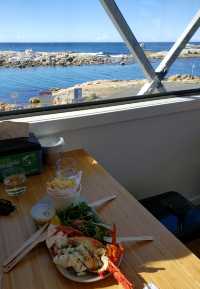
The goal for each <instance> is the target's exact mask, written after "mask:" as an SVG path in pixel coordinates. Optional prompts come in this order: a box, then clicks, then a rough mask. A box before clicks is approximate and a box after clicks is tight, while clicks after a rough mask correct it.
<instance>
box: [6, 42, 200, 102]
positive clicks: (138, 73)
mask: <svg viewBox="0 0 200 289" xmlns="http://www.w3.org/2000/svg"><path fill="white" fill-rule="evenodd" d="M196 44H197V43H196ZM172 45H173V43H170V42H164V43H144V49H147V50H152V51H163V50H169V49H170V47H171V46H172ZM26 49H32V50H34V51H76V52H87V53H100V52H101V53H108V54H111V55H117V54H126V53H128V49H127V48H126V46H125V44H124V43H0V50H15V51H24V50H26ZM159 62H160V61H159V60H154V61H152V64H153V66H154V67H156V66H157V65H158V64H159ZM179 73H180V74H192V73H193V74H195V75H199V76H200V60H199V59H198V58H188V59H178V60H177V61H176V62H175V63H174V65H173V66H172V67H171V69H170V71H169V75H173V74H179ZM143 78H144V75H143V72H142V70H141V68H140V67H139V66H138V64H136V63H134V64H129V65H125V66H121V65H119V64H106V65H85V66H78V67H76V66H74V67H58V66H57V67H34V68H24V69H18V68H4V67H2V68H0V102H1V101H5V102H10V103H11V102H13V101H15V100H13V95H15V97H17V103H21V104H24V103H26V102H27V101H28V99H29V98H30V97H32V96H36V95H38V94H39V93H41V92H42V91H44V90H47V89H50V88H52V87H58V88H66V87H70V86H73V85H75V84H77V83H82V82H86V81H91V80H97V79H119V80H121V79H123V80H129V79H143Z"/></svg>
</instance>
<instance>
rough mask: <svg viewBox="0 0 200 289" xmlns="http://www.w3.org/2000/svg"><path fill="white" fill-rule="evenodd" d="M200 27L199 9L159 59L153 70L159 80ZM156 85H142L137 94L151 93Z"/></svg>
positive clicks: (151, 83) (152, 83)
mask: <svg viewBox="0 0 200 289" xmlns="http://www.w3.org/2000/svg"><path fill="white" fill-rule="evenodd" d="M199 27H200V10H199V11H198V12H197V13H196V15H195V16H194V17H193V18H192V20H191V22H190V23H189V24H188V26H187V27H186V28H185V30H184V32H183V33H182V34H181V36H180V37H179V38H178V39H177V41H176V42H175V43H174V45H173V46H172V48H171V49H170V50H169V52H168V53H167V55H166V56H165V58H164V59H163V60H162V61H161V63H160V64H159V66H158V67H157V68H156V70H155V72H156V74H157V76H158V77H159V79H160V80H162V79H163V78H164V77H165V75H166V74H167V72H168V70H169V68H170V67H171V65H172V64H173V63H174V61H175V60H176V59H177V57H178V56H179V54H180V53H181V51H182V50H183V49H184V48H185V45H186V44H187V43H188V42H189V41H190V39H191V38H192V36H193V35H194V34H195V32H196V31H197V30H198V28H199ZM155 87H156V84H155V83H154V81H152V82H150V83H148V85H144V86H143V87H142V89H141V90H140V91H139V93H138V95H142V94H146V93H151V92H152V91H153V90H154V89H155Z"/></svg>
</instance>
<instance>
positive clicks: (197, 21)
mask: <svg viewBox="0 0 200 289" xmlns="http://www.w3.org/2000/svg"><path fill="white" fill-rule="evenodd" d="M99 1H100V2H101V4H102V6H103V7H104V9H105V11H106V12H107V14H108V16H109V17H110V19H111V21H112V22H113V24H114V26H115V27H116V29H117V30H118V31H119V33H120V35H121V37H122V39H123V40H124V42H125V43H126V45H127V47H128V48H129V50H130V52H131V53H132V54H133V56H134V57H135V59H136V60H137V62H138V63H139V65H140V66H141V68H142V70H143V72H144V74H145V75H146V77H147V79H148V82H147V83H146V84H145V85H144V86H143V87H142V88H141V90H140V91H139V93H138V95H144V94H147V93H153V91H154V90H155V89H157V90H158V91H159V92H165V91H166V90H165V87H164V85H163V83H162V80H163V79H164V77H165V76H166V74H167V72H168V70H169V68H170V67H171V66H172V64H173V63H174V62H175V60H176V59H177V57H178V56H179V54H180V53H181V51H182V50H183V49H184V48H185V45H186V44H187V43H188V42H189V41H190V39H191V38H192V36H193V35H194V34H195V32H196V31H197V30H198V28H199V27H200V10H199V11H198V12H197V14H196V15H195V16H194V17H193V18H192V20H191V21H190V23H189V24H188V26H187V27H186V28H185V30H184V31H183V33H182V34H181V35H180V37H179V38H178V39H177V40H176V42H175V43H174V45H173V46H172V47H171V49H170V50H169V51H168V53H167V55H166V56H165V57H164V59H163V60H162V61H161V63H160V64H159V66H158V67H157V68H156V69H155V70H154V68H153V67H152V65H151V63H150V61H149V60H148V58H147V57H146V55H145V53H144V50H143V48H142V47H141V46H140V44H139V42H138V41H137V39H136V37H135V35H134V33H133V32H132V30H131V28H130V27H129V25H128V23H127V22H126V20H125V18H124V16H123V14H122V12H121V11H120V9H119V7H118V6H117V4H116V2H115V0H99Z"/></svg>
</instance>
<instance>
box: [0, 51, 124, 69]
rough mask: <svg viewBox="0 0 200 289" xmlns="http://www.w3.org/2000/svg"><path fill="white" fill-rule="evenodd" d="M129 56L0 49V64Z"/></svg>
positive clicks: (26, 64) (21, 65)
mask: <svg viewBox="0 0 200 289" xmlns="http://www.w3.org/2000/svg"><path fill="white" fill-rule="evenodd" d="M127 58H129V56H119V57H111V56H109V55H104V54H97V53H74V52H35V51H32V50H25V51H20V52H19V51H0V66H4V67H18V68H25V67H34V66H71V65H74V66H79V65H89V64H109V63H114V62H121V61H126V62H127Z"/></svg>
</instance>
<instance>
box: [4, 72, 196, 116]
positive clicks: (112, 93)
mask: <svg viewBox="0 0 200 289" xmlns="http://www.w3.org/2000/svg"><path fill="white" fill-rule="evenodd" d="M146 82H147V80H145V79H142V80H95V81H90V82H85V83H81V84H77V85H75V86H73V87H69V88H65V89H59V88H55V89H49V90H48V91H45V92H43V93H41V94H40V95H39V96H35V97H32V98H30V99H29V103H27V104H26V105H16V104H11V103H5V102H0V111H2V112H3V111H12V110H20V109H26V108H37V107H45V106H49V105H50V106H52V105H63V104H70V103H73V101H74V99H73V90H74V89H75V88H81V89H82V95H83V98H82V101H83V102H87V101H97V100H103V99H110V98H118V97H122V95H123V97H128V96H134V95H137V93H138V91H139V90H140V88H141V87H142V86H143V85H144V84H145V83H146ZM164 85H165V87H166V88H167V90H168V91H170V90H171V91H173V90H183V89H190V88H197V87H198V86H199V85H200V77H199V76H192V75H187V74H185V75H180V74H177V75H173V76H170V77H168V78H167V79H166V80H164Z"/></svg>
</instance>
